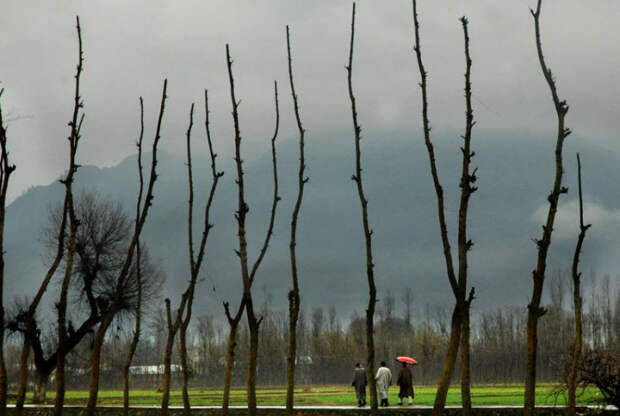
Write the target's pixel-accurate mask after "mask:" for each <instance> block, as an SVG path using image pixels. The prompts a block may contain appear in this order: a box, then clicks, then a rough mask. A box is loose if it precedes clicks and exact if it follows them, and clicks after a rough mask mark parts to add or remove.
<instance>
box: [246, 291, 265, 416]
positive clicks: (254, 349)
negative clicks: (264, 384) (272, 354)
mask: <svg viewBox="0 0 620 416" xmlns="http://www.w3.org/2000/svg"><path fill="white" fill-rule="evenodd" d="M245 311H246V315H247V317H248V326H249V328H250V350H249V352H248V374H247V386H246V388H247V395H248V414H249V415H256V366H257V364H258V331H259V329H260V323H261V321H262V318H257V317H256V315H255V313H254V308H253V306H252V300H251V299H249V300H248V301H247V302H246V305H245Z"/></svg>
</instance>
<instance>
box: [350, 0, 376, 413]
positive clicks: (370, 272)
mask: <svg viewBox="0 0 620 416" xmlns="http://www.w3.org/2000/svg"><path fill="white" fill-rule="evenodd" d="M354 39H355V2H353V11H352V13H351V42H350V45H349V63H348V64H347V66H346V70H347V83H348V86H349V100H350V101H351V116H352V118H353V134H354V139H355V140H354V142H355V173H354V174H353V176H351V179H353V181H354V182H355V184H356V185H357V194H358V196H359V200H360V204H361V207H362V228H363V229H364V241H365V243H366V279H367V281H368V294H369V297H368V307H367V309H366V353H367V357H366V361H367V364H366V368H367V369H368V388H369V390H370V411H371V414H373V415H375V414H377V408H378V406H377V386H376V382H375V341H374V317H375V306H376V303H377V288H376V286H375V272H374V268H375V264H374V262H373V257H372V229H371V228H370V225H369V222H368V200H367V199H366V195H365V194H364V183H363V179H362V157H361V150H360V142H361V140H362V127H361V126H360V124H359V122H358V117H357V105H356V101H355V96H354V95H353V81H352V77H353V41H354Z"/></svg>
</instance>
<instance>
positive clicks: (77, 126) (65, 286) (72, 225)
mask: <svg viewBox="0 0 620 416" xmlns="http://www.w3.org/2000/svg"><path fill="white" fill-rule="evenodd" d="M76 28H77V34H78V65H77V69H76V74H75V94H74V98H73V101H74V103H73V117H72V118H71V121H70V122H69V129H70V134H69V137H68V140H69V173H68V174H67V177H66V178H65V179H64V180H62V181H61V182H62V183H63V184H64V185H65V207H66V210H67V215H68V216H69V247H68V250H67V254H66V256H67V258H66V260H65V275H64V278H63V280H62V284H61V288H60V298H59V301H58V304H57V305H56V308H57V311H58V352H59V354H58V355H57V363H56V400H55V402H54V414H55V415H56V416H60V415H61V414H62V408H63V406H64V400H65V357H66V354H65V349H66V345H65V344H66V338H67V331H68V328H67V327H66V324H65V322H66V314H67V297H68V292H69V284H70V282H71V275H72V274H73V259H74V254H75V241H76V234H77V228H78V225H79V224H78V219H77V218H76V215H75V208H74V206H73V175H74V174H75V172H76V171H77V169H78V168H79V165H78V164H77V163H75V155H76V153H77V149H78V144H79V141H80V138H81V135H80V131H81V129H82V122H83V121H84V114H83V112H82V110H81V109H82V108H83V107H84V102H83V101H82V97H81V96H80V75H81V74H82V69H83V64H84V52H83V50H82V30H81V28H80V18H79V17H76ZM59 232H61V233H62V232H64V229H61V230H60V231H59Z"/></svg>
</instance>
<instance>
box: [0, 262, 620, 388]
mask: <svg viewBox="0 0 620 416" xmlns="http://www.w3.org/2000/svg"><path fill="white" fill-rule="evenodd" d="M587 281H588V284H587V286H586V292H587V293H586V294H585V296H584V303H585V305H586V313H585V314H584V340H585V345H586V346H587V347H588V348H594V349H602V350H610V351H616V352H620V290H619V289H618V288H617V287H613V285H612V284H611V282H610V278H609V277H605V278H603V279H600V280H598V281H597V279H596V277H595V276H594V274H591V275H590V276H587ZM569 282H570V278H569V276H568V275H564V274H562V273H557V272H556V273H555V274H554V276H553V278H552V279H550V281H549V284H550V288H549V289H550V290H549V293H550V298H551V301H550V304H549V305H548V312H547V313H546V314H545V316H544V318H543V319H542V320H541V327H540V330H539V357H540V360H539V361H538V370H537V373H538V379H539V380H540V381H542V382H558V381H561V380H562V379H563V377H565V374H566V371H567V365H568V362H569V353H570V346H571V342H572V339H573V338H572V337H573V335H572V334H573V333H574V332H573V331H574V329H573V325H574V323H573V312H572V310H571V305H572V302H571V298H570V290H571V288H570V287H569ZM267 298H268V299H269V296H267ZM379 305H380V307H379V308H378V316H377V320H376V356H377V360H378V361H381V360H385V361H386V362H387V363H388V365H389V366H390V367H392V369H393V370H395V367H396V365H395V364H396V363H395V361H394V357H396V356H398V355H411V356H413V357H415V358H416V359H417V360H418V363H419V365H418V366H416V367H415V369H414V372H413V374H414V380H415V383H417V384H434V383H436V382H437V380H438V379H439V376H440V371H441V366H442V364H443V357H444V354H445V349H446V344H447V341H448V337H449V329H450V328H449V324H450V311H451V308H450V307H449V306H448V305H431V304H422V303H420V302H418V301H417V300H416V299H415V298H414V297H413V296H412V295H411V291H409V290H406V291H403V293H402V294H398V295H394V294H388V295H386V296H384V297H383V298H382V299H381V302H380V303H379ZM308 309H310V310H309V311H308ZM260 313H261V315H262V316H264V321H263V324H262V326H261V336H260V342H261V344H260V348H259V351H260V354H259V361H258V374H257V375H258V380H257V381H258V384H259V385H262V386H282V385H284V384H285V383H286V351H287V339H288V338H287V337H288V332H287V331H288V315H287V313H286V311H279V310H273V309H272V308H271V306H270V303H269V301H267V302H265V303H264V304H263V305H262V307H261V311H260ZM525 318H526V311H525V310H524V309H523V308H514V307H506V308H503V309H497V310H494V311H487V312H480V313H474V314H473V327H472V345H471V362H472V369H471V370H472V381H473V382H474V383H511V382H515V383H522V382H523V374H524V373H525V359H524V357H525V340H526V337H525ZM364 319H365V318H364V316H363V315H361V314H353V315H352V316H350V317H348V319H346V318H344V317H341V316H339V315H338V310H337V308H336V307H335V306H331V307H328V308H323V307H314V308H311V307H309V306H306V309H305V311H304V312H302V314H301V316H300V320H299V330H298V331H299V333H298V338H297V339H298V351H299V352H298V358H297V374H298V375H297V377H298V378H297V379H298V384H299V385H301V386H303V385H310V384H313V385H314V384H348V383H350V382H351V375H352V369H353V366H354V364H355V363H356V362H358V361H359V362H363V361H364V357H365V356H366V350H365V345H366V344H365V339H364V337H365V320H364ZM130 326H131V325H129V326H128V328H123V326H122V325H119V327H117V330H116V332H115V333H113V334H111V335H110V336H109V338H108V339H107V340H106V343H105V348H104V354H103V357H102V387H103V388H106V389H120V388H121V387H122V377H121V369H122V365H123V362H124V360H125V354H126V351H127V345H128V343H129V342H130V339H131V338H130V334H131V331H130V329H131V328H130ZM49 331H50V335H51V334H53V331H54V328H49ZM226 336H227V327H226V323H225V322H224V321H223V320H222V319H220V318H217V319H214V318H213V317H212V316H200V317H198V319H196V321H195V323H194V324H193V325H192V326H191V331H190V332H189V333H188V341H189V345H188V355H189V359H190V363H191V370H192V373H191V379H190V386H191V387H193V388H200V387H209V388H218V387H221V386H222V385H223V376H224V370H225V365H226V340H227V338H226ZM52 340H53V337H50V342H53V341H52ZM8 341H9V342H8V345H7V346H6V348H7V363H8V370H9V386H10V387H9V388H11V387H13V388H14V387H15V385H16V382H17V377H18V371H19V353H20V347H21V340H20V339H18V338H17V336H13V337H11V338H10V339H9V340H8ZM165 342H166V322H165V314H164V312H163V311H160V312H159V314H157V313H156V314H155V315H154V316H153V317H152V318H151V323H150V325H149V326H148V327H147V328H146V329H145V333H144V336H143V337H142V340H141V341H140V344H139V345H138V350H137V351H136V356H135V358H134V362H133V365H134V366H137V368H136V369H135V371H134V372H150V374H141V375H136V374H134V375H132V378H133V381H132V384H133V385H134V386H135V387H139V388H146V389H158V388H159V387H160V386H161V382H162V374H157V372H158V371H157V370H156V369H155V368H154V366H157V365H161V364H162V360H163V354H164V348H165ZM91 343H92V339H91V338H88V337H87V339H86V340H84V341H83V342H82V343H81V344H80V346H79V348H77V349H76V350H75V351H74V352H73V353H72V354H70V356H69V359H68V362H67V364H68V368H67V372H68V374H70V377H68V388H71V389H83V388H84V387H85V386H86V385H87V382H88V374H89V369H88V359H89V357H90V355H89V354H88V352H89V349H90V347H91ZM238 343H239V346H238V348H239V353H238V354H237V357H239V358H238V361H236V362H235V372H234V377H233V384H234V385H237V386H243V385H244V384H245V371H246V368H247V362H246V357H247V348H248V347H247V344H248V330H247V328H245V327H243V328H242V329H241V331H240V334H239V338H238ZM173 363H175V364H178V354H176V353H175V354H174V355H173ZM146 366H150V367H148V368H147V367H146ZM458 368H459V366H457V367H456V369H457V372H456V373H455V375H454V377H455V379H457V378H458V377H459V374H458ZM174 369H177V370H178V367H175V368H173V370H174ZM50 381H51V383H50V384H51V385H53V382H54V377H53V375H52V378H51V380H50ZM179 383H180V374H178V373H177V374H174V372H173V386H174V387H175V388H177V387H178V385H179ZM51 385H50V386H48V388H51V387H52V386H51Z"/></svg>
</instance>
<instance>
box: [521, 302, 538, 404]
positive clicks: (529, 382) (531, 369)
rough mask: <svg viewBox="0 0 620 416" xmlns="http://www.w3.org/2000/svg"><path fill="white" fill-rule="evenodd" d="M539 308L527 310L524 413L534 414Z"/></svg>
mask: <svg viewBox="0 0 620 416" xmlns="http://www.w3.org/2000/svg"><path fill="white" fill-rule="evenodd" d="M539 315H540V313H539V312H538V310H537V309H534V308H532V307H528V310H527V357H526V362H525V394H524V407H525V409H524V414H525V415H526V416H532V415H533V414H534V406H535V405H536V353H537V347H538V318H539Z"/></svg>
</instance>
